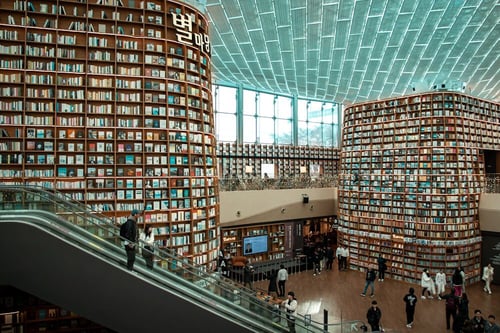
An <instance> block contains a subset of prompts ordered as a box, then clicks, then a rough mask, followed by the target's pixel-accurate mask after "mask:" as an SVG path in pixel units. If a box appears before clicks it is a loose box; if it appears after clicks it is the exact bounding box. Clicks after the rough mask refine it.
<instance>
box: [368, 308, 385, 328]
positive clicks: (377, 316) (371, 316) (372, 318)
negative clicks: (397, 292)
mask: <svg viewBox="0 0 500 333" xmlns="http://www.w3.org/2000/svg"><path fill="white" fill-rule="evenodd" d="M381 319H382V311H380V309H379V308H378V306H377V301H372V306H371V307H370V308H369V309H368V312H367V313H366V320H368V324H370V326H371V327H372V332H379V331H380V320H381Z"/></svg>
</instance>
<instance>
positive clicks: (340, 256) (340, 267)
mask: <svg viewBox="0 0 500 333" xmlns="http://www.w3.org/2000/svg"><path fill="white" fill-rule="evenodd" d="M335 256H336V257H337V260H338V263H337V264H338V266H339V272H340V271H341V270H342V245H339V246H337V250H336V251H335Z"/></svg>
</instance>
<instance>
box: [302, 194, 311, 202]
mask: <svg viewBox="0 0 500 333" xmlns="http://www.w3.org/2000/svg"><path fill="white" fill-rule="evenodd" d="M302 203H305V204H306V203H309V196H308V195H307V194H302Z"/></svg>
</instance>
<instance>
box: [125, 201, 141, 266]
mask: <svg viewBox="0 0 500 333" xmlns="http://www.w3.org/2000/svg"><path fill="white" fill-rule="evenodd" d="M139 216H140V212H139V211H138V210H137V209H134V210H132V212H131V213H130V216H129V217H128V218H127V221H125V222H124V224H123V225H122V226H121V227H120V236H122V237H123V238H125V241H124V244H125V252H126V253H127V268H128V270H130V271H132V270H133V269H134V262H135V250H136V249H135V243H136V241H137V219H138V218H139Z"/></svg>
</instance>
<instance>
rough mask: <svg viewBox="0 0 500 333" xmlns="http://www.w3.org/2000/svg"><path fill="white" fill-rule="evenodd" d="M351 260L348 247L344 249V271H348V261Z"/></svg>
mask: <svg viewBox="0 0 500 333" xmlns="http://www.w3.org/2000/svg"><path fill="white" fill-rule="evenodd" d="M348 259H349V249H348V248H347V247H346V246H343V247H342V269H343V270H347V260H348Z"/></svg>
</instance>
